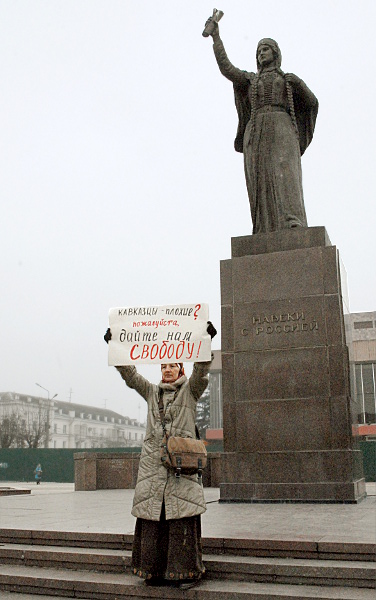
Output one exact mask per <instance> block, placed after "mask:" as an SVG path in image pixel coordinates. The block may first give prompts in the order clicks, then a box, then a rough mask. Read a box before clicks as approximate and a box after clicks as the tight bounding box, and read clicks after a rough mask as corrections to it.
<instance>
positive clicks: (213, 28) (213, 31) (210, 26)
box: [202, 17, 219, 38]
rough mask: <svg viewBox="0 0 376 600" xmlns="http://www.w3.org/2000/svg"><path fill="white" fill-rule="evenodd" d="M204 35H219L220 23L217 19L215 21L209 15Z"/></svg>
mask: <svg viewBox="0 0 376 600" xmlns="http://www.w3.org/2000/svg"><path fill="white" fill-rule="evenodd" d="M202 35H203V36H204V37H209V35H211V36H212V38H215V37H217V36H218V35H219V27H218V23H217V22H216V21H213V17H209V18H208V20H207V21H206V23H205V28H204V31H203V34H202Z"/></svg>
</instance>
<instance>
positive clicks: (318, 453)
mask: <svg viewBox="0 0 376 600" xmlns="http://www.w3.org/2000/svg"><path fill="white" fill-rule="evenodd" d="M221 295H222V369H223V431H224V455H223V457H222V483H221V486H220V490H221V501H225V502H239V501H245V502H278V501H279V502H281V501H283V502H357V501H358V500H360V499H362V498H363V497H364V496H365V482H364V478H363V474H362V458H361V454H360V451H359V450H357V449H356V448H355V447H354V439H353V434H352V411H351V394H350V381H349V359H348V348H347V345H346V339H345V327H344V318H343V313H344V311H343V302H342V291H341V277H340V268H339V257H338V251H337V249H336V247H335V246H332V245H331V244H330V240H329V238H328V236H327V234H326V231H325V228H324V227H312V228H299V229H293V230H286V231H279V232H276V233H270V234H257V235H252V236H246V237H241V238H233V240H232V258H231V259H230V260H224V261H222V262H221Z"/></svg>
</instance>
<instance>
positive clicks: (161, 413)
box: [158, 388, 201, 440]
mask: <svg viewBox="0 0 376 600" xmlns="http://www.w3.org/2000/svg"><path fill="white" fill-rule="evenodd" d="M178 393H179V390H176V392H175V396H174V400H175V398H176V396H177V395H178ZM174 400H173V401H174ZM158 409H159V417H160V419H161V423H162V429H163V434H164V435H165V436H166V438H168V433H167V431H166V418H165V412H164V408H163V392H162V389H161V388H158ZM171 425H172V423H171ZM195 433H196V439H197V440H200V439H201V436H200V432H199V430H198V427H197V424H196V423H195Z"/></svg>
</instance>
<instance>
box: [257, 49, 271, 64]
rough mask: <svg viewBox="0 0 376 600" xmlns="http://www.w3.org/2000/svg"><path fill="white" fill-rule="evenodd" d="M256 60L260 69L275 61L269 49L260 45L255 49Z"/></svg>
mask: <svg viewBox="0 0 376 600" xmlns="http://www.w3.org/2000/svg"><path fill="white" fill-rule="evenodd" d="M257 59H258V61H259V63H260V65H261V66H262V67H266V66H268V65H270V64H271V63H272V62H273V61H274V60H275V57H274V52H273V50H272V49H271V47H270V46H267V45H266V44H261V45H260V46H259V47H258V49H257Z"/></svg>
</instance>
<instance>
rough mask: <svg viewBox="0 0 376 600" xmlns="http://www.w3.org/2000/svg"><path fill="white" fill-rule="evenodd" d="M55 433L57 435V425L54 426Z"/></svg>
mask: <svg viewBox="0 0 376 600" xmlns="http://www.w3.org/2000/svg"><path fill="white" fill-rule="evenodd" d="M54 433H57V425H56V423H55V425H54Z"/></svg>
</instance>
